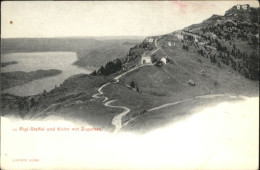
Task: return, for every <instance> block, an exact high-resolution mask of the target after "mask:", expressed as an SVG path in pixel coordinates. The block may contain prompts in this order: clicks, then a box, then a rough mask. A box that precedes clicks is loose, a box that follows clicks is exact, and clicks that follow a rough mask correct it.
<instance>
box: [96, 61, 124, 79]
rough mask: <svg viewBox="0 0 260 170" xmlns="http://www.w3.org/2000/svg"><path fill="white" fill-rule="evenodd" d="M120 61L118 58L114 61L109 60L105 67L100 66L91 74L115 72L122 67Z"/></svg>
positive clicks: (106, 74)
mask: <svg viewBox="0 0 260 170" xmlns="http://www.w3.org/2000/svg"><path fill="white" fill-rule="evenodd" d="M122 65H123V64H122V62H121V60H120V59H115V60H114V61H109V62H108V63H107V64H106V65H105V67H104V66H101V67H100V68H99V69H98V71H94V72H93V73H91V75H94V76H95V75H105V76H108V75H110V74H113V73H116V72H118V71H120V70H121V69H122Z"/></svg>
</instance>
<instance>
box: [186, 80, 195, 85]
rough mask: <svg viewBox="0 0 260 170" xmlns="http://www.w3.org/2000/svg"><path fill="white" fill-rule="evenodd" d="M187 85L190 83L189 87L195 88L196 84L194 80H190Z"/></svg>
mask: <svg viewBox="0 0 260 170" xmlns="http://www.w3.org/2000/svg"><path fill="white" fill-rule="evenodd" d="M187 83H188V85H190V86H195V83H194V82H193V81H192V80H189V81H188V82H187Z"/></svg>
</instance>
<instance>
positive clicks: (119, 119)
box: [91, 65, 145, 134]
mask: <svg viewBox="0 0 260 170" xmlns="http://www.w3.org/2000/svg"><path fill="white" fill-rule="evenodd" d="M143 66H145V65H141V66H138V67H135V68H132V69H130V70H128V71H126V72H124V73H122V74H120V75H118V76H117V77H115V78H114V80H115V82H108V83H106V84H103V85H102V86H101V87H100V88H99V89H98V92H97V93H95V94H94V95H93V96H92V97H93V99H91V101H94V100H95V99H100V98H104V100H102V101H101V102H102V103H104V102H105V101H107V102H106V103H104V104H103V105H104V106H106V107H111V108H118V109H123V112H121V113H120V114H118V115H116V116H115V117H114V118H113V120H112V125H114V126H115V130H114V132H113V133H114V134H117V133H118V132H119V131H120V129H121V128H122V126H123V125H122V117H123V116H125V115H127V114H128V113H129V112H130V111H131V110H130V109H129V108H127V107H125V106H113V105H111V103H112V102H115V101H116V100H110V101H108V97H106V96H104V93H103V91H102V89H103V88H105V87H106V86H108V85H109V84H111V83H118V82H119V80H120V78H121V77H122V76H124V75H126V74H127V73H129V72H132V71H134V70H136V69H138V68H140V67H143Z"/></svg>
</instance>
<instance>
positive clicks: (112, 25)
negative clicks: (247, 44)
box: [1, 1, 259, 39]
mask: <svg viewBox="0 0 260 170" xmlns="http://www.w3.org/2000/svg"><path fill="white" fill-rule="evenodd" d="M237 4H249V5H250V6H252V7H259V3H258V1H238V2H237V1H220V2H215V1H203V2H202V1H201V2H195V1H151V2H148V1H138V2H130V1H125V2H122V1H121V2H120V1H110V2H108V1H103V2H97V1H92V2H86V1H84V2H83V1H77V2H69V1H64V2H60V1H36V2H26V1H15V2H12V1H3V2H1V13H2V15H1V24H2V26H1V29H2V33H1V38H2V39H3V38H61V37H140V38H141V37H147V36H155V35H162V34H167V33H170V32H173V31H176V30H180V29H182V28H184V27H186V26H189V25H192V24H196V23H200V22H202V21H203V20H205V19H207V18H209V17H210V16H212V15H213V14H217V15H224V13H225V11H226V10H228V9H230V8H231V7H232V6H234V5H237Z"/></svg>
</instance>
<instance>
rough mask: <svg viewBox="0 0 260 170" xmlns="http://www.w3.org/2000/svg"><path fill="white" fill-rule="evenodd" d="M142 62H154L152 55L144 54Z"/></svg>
mask: <svg viewBox="0 0 260 170" xmlns="http://www.w3.org/2000/svg"><path fill="white" fill-rule="evenodd" d="M141 64H142V65H144V64H152V60H151V57H150V56H147V55H145V54H143V55H142V58H141Z"/></svg>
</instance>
